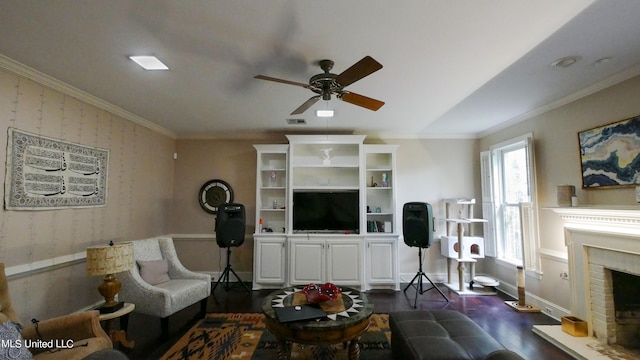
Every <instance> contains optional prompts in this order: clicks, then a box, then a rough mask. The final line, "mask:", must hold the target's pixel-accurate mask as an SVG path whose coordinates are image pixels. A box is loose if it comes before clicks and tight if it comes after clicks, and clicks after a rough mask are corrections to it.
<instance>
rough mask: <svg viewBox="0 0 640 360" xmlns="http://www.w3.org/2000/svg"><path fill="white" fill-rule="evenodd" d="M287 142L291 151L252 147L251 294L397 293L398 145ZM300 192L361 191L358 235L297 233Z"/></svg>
mask: <svg viewBox="0 0 640 360" xmlns="http://www.w3.org/2000/svg"><path fill="white" fill-rule="evenodd" d="M287 138H288V140H289V144H288V145H287V144H284V145H254V147H255V148H256V151H257V157H258V158H257V172H256V232H255V233H254V240H255V242H254V243H255V245H254V257H255V259H254V281H253V288H254V289H262V288H278V287H285V286H291V285H302V284H307V283H310V282H333V283H335V284H337V285H345V286H346V285H348V286H354V287H360V288H362V289H363V290H368V289H371V288H382V289H393V290H399V280H398V279H399V277H398V264H397V252H398V249H397V246H398V245H397V242H398V238H399V236H398V234H397V229H396V224H397V219H396V216H397V215H396V205H395V204H396V193H395V188H394V187H393V185H394V184H395V183H396V179H395V175H396V174H395V167H396V159H395V153H396V149H397V146H396V145H369V144H364V139H365V136H364V135H287ZM274 178H275V179H274ZM371 179H373V182H374V183H375V186H372V182H371ZM296 191H338V192H339V191H351V192H352V191H355V192H357V193H358V198H359V204H358V209H359V210H358V211H359V214H360V216H359V229H358V231H356V233H349V234H347V233H300V232H298V233H295V232H294V231H293V229H292V226H291V225H292V224H293V211H291V209H293V206H294V204H293V194H294V192H296ZM274 204H275V206H274ZM367 208H369V209H370V212H368V211H367ZM261 222H262V224H261Z"/></svg>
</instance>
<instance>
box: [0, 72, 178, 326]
mask: <svg viewBox="0 0 640 360" xmlns="http://www.w3.org/2000/svg"><path fill="white" fill-rule="evenodd" d="M8 127H14V128H17V129H19V130H23V131H28V132H31V133H36V134H41V135H43V136H47V137H51V138H55V139H61V140H65V141H70V142H76V143H79V144H82V145H88V146H96V147H99V148H104V149H108V150H109V151H110V154H109V169H108V171H109V173H108V184H107V206H105V207H100V208H91V209H62V210H41V211H7V210H4V209H3V210H1V212H0V262H4V263H5V265H6V266H7V267H9V268H11V267H14V268H15V267H17V266H22V265H27V266H31V264H34V263H38V262H42V263H46V264H52V263H53V262H55V261H59V260H60V259H67V258H69V257H72V256H74V254H75V255H78V254H80V255H83V254H84V251H85V249H86V248H87V246H89V245H93V244H106V243H107V242H108V241H109V240H114V241H122V240H132V239H138V238H144V237H151V236H154V235H159V234H166V233H168V232H169V230H170V226H169V225H170V219H171V216H170V214H171V200H172V199H173V173H174V163H173V159H172V154H173V152H174V141H175V140H174V139H172V138H170V137H167V136H165V135H160V134H159V133H157V132H154V131H152V130H149V129H147V128H145V127H142V126H139V125H136V124H134V123H132V122H130V121H127V120H124V119H122V118H119V117H117V116H114V115H112V114H110V113H108V112H106V111H104V110H100V109H98V108H96V107H94V106H92V105H89V104H87V103H85V102H82V101H80V100H77V99H75V98H72V97H70V96H67V95H64V94H62V93H60V92H58V91H54V90H51V89H49V88H47V87H44V86H42V85H40V84H38V83H36V82H34V81H31V80H28V79H26V78H24V77H21V76H18V75H15V74H13V73H10V72H8V71H5V70H2V69H0V130H1V131H2V133H3V134H4V135H2V136H0V158H1V159H5V158H6V145H7V136H6V134H7V128H8ZM0 169H1V170H0V171H1V173H0V176H1V177H2V179H3V180H4V178H5V167H4V166H3V167H0ZM3 196H4V188H3ZM100 281H101V279H99V278H97V277H89V276H87V275H86V270H85V263H84V261H83V259H82V258H80V259H79V260H78V261H75V262H71V263H69V264H65V265H62V266H59V265H58V266H52V267H46V268H45V269H44V270H43V271H39V272H35V273H33V272H28V273H26V274H22V275H18V276H13V277H10V281H9V287H10V291H11V297H12V300H13V303H14V306H15V308H16V310H17V312H18V314H19V316H20V317H21V318H22V320H23V321H25V320H26V321H28V320H29V319H31V318H34V317H35V318H40V319H45V318H49V317H52V316H56V315H61V314H65V313H68V312H71V311H76V310H78V309H80V308H83V307H85V306H88V305H90V304H93V303H96V302H98V301H100V299H101V297H100V295H99V294H98V291H97V286H98V284H99V282H100Z"/></svg>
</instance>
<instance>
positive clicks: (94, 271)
mask: <svg viewBox="0 0 640 360" xmlns="http://www.w3.org/2000/svg"><path fill="white" fill-rule="evenodd" d="M134 264H135V262H134V259H133V243H132V242H123V243H118V244H114V243H113V241H111V242H109V245H107V246H92V247H89V248H87V274H89V275H105V277H104V281H103V282H102V283H101V284H100V286H98V291H99V292H100V295H102V296H103V297H104V304H102V305H100V306H99V307H98V310H100V313H101V314H106V313H112V312H115V311H118V310H119V309H121V308H122V306H123V305H124V302H117V301H115V297H116V295H117V294H118V292H119V291H120V287H121V286H122V284H121V283H120V281H119V280H118V279H116V277H115V274H117V273H120V272H123V271H127V270H129V269H131V268H133V266H134Z"/></svg>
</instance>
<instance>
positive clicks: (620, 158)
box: [578, 116, 640, 189]
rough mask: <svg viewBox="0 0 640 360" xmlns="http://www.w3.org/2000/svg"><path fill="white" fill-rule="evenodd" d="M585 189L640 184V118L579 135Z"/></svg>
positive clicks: (604, 126)
mask: <svg viewBox="0 0 640 360" xmlns="http://www.w3.org/2000/svg"><path fill="white" fill-rule="evenodd" d="M578 143H579V145H580V163H581V167H582V187H583V188H585V189H586V188H608V187H614V186H636V185H638V184H640V116H636V117H632V118H629V119H625V120H621V121H618V122H615V123H612V124H607V125H602V126H599V127H595V128H593V129H588V130H585V131H581V132H579V133H578Z"/></svg>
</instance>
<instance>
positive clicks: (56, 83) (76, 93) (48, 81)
mask: <svg viewBox="0 0 640 360" xmlns="http://www.w3.org/2000/svg"><path fill="white" fill-rule="evenodd" d="M0 68H3V69H6V70H8V71H10V72H12V73H14V74H16V75H19V76H22V77H25V78H27V79H30V80H33V81H35V82H37V83H39V84H42V85H44V86H46V87H48V88H51V89H53V90H56V91H59V92H61V93H63V94H65V95H68V96H71V97H73V98H76V99H78V100H80V101H82V102H85V103H87V104H89V105H93V106H95V107H97V108H99V109H102V110H105V111H107V112H109V113H111V114H113V115H115V116H118V117H121V118H123V119H125V120H128V121H131V122H133V123H135V124H137V125H140V126H143V127H145V128H147V129H149V130H153V131H155V132H158V133H160V134H162V135H165V136H168V137H170V138H172V139H175V138H176V133H174V132H173V131H170V130H168V129H165V128H163V127H161V126H159V125H157V124H155V123H152V122H151V121H149V120H146V119H144V118H142V117H140V116H138V115H136V114H133V113H130V112H128V111H126V110H124V109H122V108H121V107H118V106H116V105H113V104H111V103H109V102H107V101H105V100H103V99H100V98H99V97H96V96H93V95H91V94H89V93H87V92H86V91H83V90H80V89H78V88H76V87H73V86H71V85H69V84H67V83H64V82H62V81H60V80H58V79H56V78H54V77H51V76H49V75H47V74H45V73H42V72H40V71H38V70H36V69H33V68H30V67H28V66H27V65H24V64H22V63H19V62H17V61H15V60H13V59H11V58H8V57H6V56H4V55H2V54H0Z"/></svg>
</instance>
